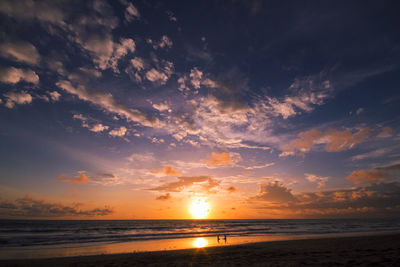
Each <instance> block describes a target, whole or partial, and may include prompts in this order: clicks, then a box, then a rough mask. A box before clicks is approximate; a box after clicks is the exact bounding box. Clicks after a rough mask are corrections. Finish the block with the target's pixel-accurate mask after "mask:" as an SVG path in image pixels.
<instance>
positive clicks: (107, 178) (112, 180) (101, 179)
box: [90, 173, 123, 186]
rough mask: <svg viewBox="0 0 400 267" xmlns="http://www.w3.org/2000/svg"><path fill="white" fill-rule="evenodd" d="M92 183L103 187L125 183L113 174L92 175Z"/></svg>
mask: <svg viewBox="0 0 400 267" xmlns="http://www.w3.org/2000/svg"><path fill="white" fill-rule="evenodd" d="M90 181H91V183H93V184H99V185H103V186H107V185H117V184H121V183H122V182H123V181H122V180H121V178H120V177H118V176H117V175H116V174H113V173H96V174H92V175H90Z"/></svg>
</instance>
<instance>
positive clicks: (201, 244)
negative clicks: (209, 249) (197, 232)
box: [193, 237, 208, 248]
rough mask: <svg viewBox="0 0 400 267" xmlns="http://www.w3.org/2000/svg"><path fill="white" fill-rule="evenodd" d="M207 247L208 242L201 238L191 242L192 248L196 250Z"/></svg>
mask: <svg viewBox="0 0 400 267" xmlns="http://www.w3.org/2000/svg"><path fill="white" fill-rule="evenodd" d="M207 245H208V241H207V240H206V239H204V238H202V237H198V238H196V239H195V240H194V241H193V246H194V247H196V248H204V247H206V246H207Z"/></svg>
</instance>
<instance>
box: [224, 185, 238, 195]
mask: <svg viewBox="0 0 400 267" xmlns="http://www.w3.org/2000/svg"><path fill="white" fill-rule="evenodd" d="M224 190H225V191H227V192H228V193H235V192H237V191H239V188H238V187H235V186H228V187H225V188H224Z"/></svg>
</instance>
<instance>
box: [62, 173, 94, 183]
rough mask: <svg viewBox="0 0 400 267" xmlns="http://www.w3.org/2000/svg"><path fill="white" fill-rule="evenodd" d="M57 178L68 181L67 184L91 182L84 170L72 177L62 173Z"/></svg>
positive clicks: (64, 181)
mask: <svg viewBox="0 0 400 267" xmlns="http://www.w3.org/2000/svg"><path fill="white" fill-rule="evenodd" d="M57 180H58V181H59V182H63V183H69V184H88V183H90V182H91V181H90V179H89V177H88V176H87V175H86V173H85V172H78V175H77V176H75V177H73V178H70V177H68V176H67V175H66V174H63V173H62V174H60V175H58V177H57Z"/></svg>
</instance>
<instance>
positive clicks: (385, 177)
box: [346, 164, 400, 185]
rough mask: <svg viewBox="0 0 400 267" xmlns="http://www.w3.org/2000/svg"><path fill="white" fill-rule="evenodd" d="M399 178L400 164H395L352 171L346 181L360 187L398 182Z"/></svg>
mask: <svg viewBox="0 0 400 267" xmlns="http://www.w3.org/2000/svg"><path fill="white" fill-rule="evenodd" d="M399 177H400V164H395V165H390V166H385V167H379V168H375V169H369V170H357V171H353V172H352V173H350V174H349V175H348V176H347V177H346V179H348V180H350V181H351V182H353V183H354V184H356V185H361V184H374V183H379V182H384V181H385V182H388V181H393V180H399Z"/></svg>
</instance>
